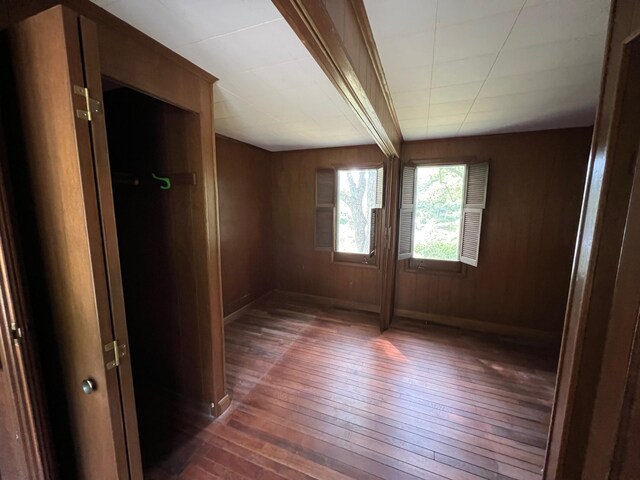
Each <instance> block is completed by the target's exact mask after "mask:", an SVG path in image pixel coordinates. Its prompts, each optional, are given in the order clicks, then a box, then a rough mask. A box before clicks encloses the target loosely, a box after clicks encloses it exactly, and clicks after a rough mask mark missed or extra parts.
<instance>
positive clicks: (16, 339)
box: [11, 322, 22, 346]
mask: <svg viewBox="0 0 640 480" xmlns="http://www.w3.org/2000/svg"><path fill="white" fill-rule="evenodd" d="M11 336H12V337H13V344H14V345H15V346H19V345H20V341H21V340H22V329H21V328H20V327H19V326H18V324H17V323H15V322H11Z"/></svg>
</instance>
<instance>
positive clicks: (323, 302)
mask: <svg viewBox="0 0 640 480" xmlns="http://www.w3.org/2000/svg"><path fill="white" fill-rule="evenodd" d="M272 295H273V296H274V297H277V298H278V299H285V300H286V299H290V300H294V301H299V302H307V303H310V304H312V305H319V306H321V307H336V308H344V309H346V310H360V311H363V312H371V313H380V305H374V304H372V303H362V302H354V301H351V300H343V299H341V298H330V297H321V296H319V295H309V294H308V293H298V292H291V291H287V290H274V291H273V292H272Z"/></svg>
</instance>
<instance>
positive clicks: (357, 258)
mask: <svg viewBox="0 0 640 480" xmlns="http://www.w3.org/2000/svg"><path fill="white" fill-rule="evenodd" d="M333 263H339V264H342V265H348V266H351V267H361V268H375V269H377V268H378V258H377V256H373V257H370V256H369V255H367V254H365V253H344V252H333Z"/></svg>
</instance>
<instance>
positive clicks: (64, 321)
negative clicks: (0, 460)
mask: <svg viewBox="0 0 640 480" xmlns="http://www.w3.org/2000/svg"><path fill="white" fill-rule="evenodd" d="M83 22H84V21H83ZM80 24H81V20H80V17H79V16H78V15H77V14H75V13H73V12H72V11H70V10H68V9H66V8H64V7H60V6H57V7H54V8H52V9H50V10H47V11H45V12H43V13H41V14H38V15H36V16H34V17H31V18H29V19H27V20H25V21H23V22H21V23H20V24H18V25H17V26H15V27H13V28H12V29H11V30H10V32H9V38H10V48H11V53H12V58H13V68H14V73H15V80H16V81H15V83H16V86H15V88H16V90H17V97H18V105H19V108H20V113H21V129H22V132H23V135H24V139H23V143H24V153H25V158H24V163H25V166H24V170H25V173H24V177H25V179H26V180H25V181H26V182H27V183H28V185H27V188H29V189H30V191H31V196H32V201H33V206H32V208H33V216H34V224H35V227H34V228H35V233H34V234H35V236H36V237H37V238H38V239H39V249H40V252H39V255H40V256H41V257H42V258H41V264H42V270H43V272H42V277H43V278H44V281H43V283H44V284H46V290H47V292H46V293H47V298H46V300H45V299H40V301H47V302H48V305H47V310H46V311H47V314H48V316H49V318H40V319H38V320H39V321H41V322H49V323H50V324H51V326H52V328H51V330H52V332H53V336H54V338H52V339H51V340H50V341H51V342H52V343H54V344H55V346H56V348H55V351H56V354H57V358H56V359H55V361H57V362H58V369H59V382H60V388H61V389H62V390H63V392H62V396H63V398H64V399H65V401H64V407H63V409H64V410H65V411H64V412H62V414H63V415H65V416H66V417H67V418H68V421H69V423H70V427H71V437H72V441H73V451H74V453H75V455H74V456H75V463H74V464H73V466H72V467H70V468H72V469H73V470H75V471H73V472H63V475H67V476H65V478H71V476H73V477H74V478H91V479H95V480H100V479H105V480H106V479H114V478H119V479H125V478H141V477H142V475H141V472H140V471H139V470H138V469H139V465H140V462H139V459H136V458H129V456H130V455H131V452H132V451H133V452H135V451H136V450H135V448H134V449H133V450H132V449H129V451H127V448H128V447H127V445H128V443H130V442H138V439H137V438H128V439H125V431H124V421H123V412H122V403H121V401H122V400H121V398H124V400H125V401H126V395H128V394H132V388H133V387H132V385H131V384H129V385H127V384H126V382H127V381H129V382H131V376H130V375H129V376H128V377H127V375H120V374H119V372H120V371H122V369H125V370H126V369H127V368H129V367H128V362H129V354H128V351H127V345H126V338H124V339H123V338H118V337H117V336H116V335H115V334H114V329H113V324H112V305H111V303H110V296H109V293H110V292H109V278H108V272H107V268H108V267H107V265H108V261H109V259H108V258H106V257H105V251H104V245H103V237H102V217H101V212H100V208H99V204H98V198H97V191H96V169H95V166H94V165H95V164H94V152H95V149H94V146H95V145H97V143H96V142H98V141H100V139H99V136H100V135H104V134H105V133H104V128H102V129H101V130H100V129H93V131H92V129H91V120H92V118H98V117H99V116H100V115H101V105H100V104H99V100H97V101H96V98H100V97H101V92H99V88H100V86H99V84H98V85H92V90H89V89H87V77H89V76H92V75H95V74H96V73H95V72H90V71H89V70H88V69H90V68H97V65H95V62H93V63H91V62H88V63H86V64H85V63H84V62H85V60H87V59H91V58H94V59H95V58H97V55H98V53H97V42H96V41H95V38H94V39H93V43H92V42H87V43H86V44H85V43H83V38H82V35H83V34H84V33H85V32H86V28H85V27H86V25H85V23H82V25H83V28H80ZM94 33H95V32H94ZM97 75H98V76H99V72H97ZM102 141H105V139H102ZM52 361H54V360H53V359H52ZM127 379H128V380H127ZM123 382H124V384H122V385H121V383H123ZM121 388H122V391H123V392H125V396H124V397H121ZM127 392H128V393H127ZM52 414H56V412H52ZM134 420H135V418H134ZM54 435H55V431H54ZM134 454H135V453H134Z"/></svg>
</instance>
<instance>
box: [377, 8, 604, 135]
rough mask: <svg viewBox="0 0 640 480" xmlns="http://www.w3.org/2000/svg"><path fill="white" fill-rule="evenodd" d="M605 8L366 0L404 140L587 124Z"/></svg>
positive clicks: (592, 114)
mask: <svg viewBox="0 0 640 480" xmlns="http://www.w3.org/2000/svg"><path fill="white" fill-rule="evenodd" d="M609 3H610V2H609V0H365V5H366V7H367V13H368V15H369V20H370V22H371V28H372V30H373V34H374V37H375V40H376V44H377V46H378V51H379V53H380V58H381V60H382V65H383V68H384V70H385V74H386V77H387V81H388V84H389V88H390V90H391V96H392V98H393V102H394V105H395V108H396V112H397V114H398V120H399V122H400V127H401V129H402V134H403V136H404V138H405V140H418V139H424V138H443V137H454V136H467V135H481V134H489V133H500V132H513V131H526V130H540V129H549V128H560V127H574V126H585V125H591V124H593V120H594V117H595V109H596V102H597V99H598V93H599V85H600V72H601V68H602V60H603V56H604V46H605V37H606V30H607V19H608V13H609Z"/></svg>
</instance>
